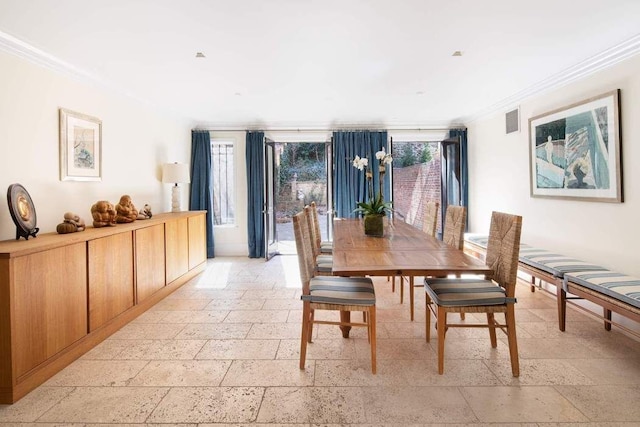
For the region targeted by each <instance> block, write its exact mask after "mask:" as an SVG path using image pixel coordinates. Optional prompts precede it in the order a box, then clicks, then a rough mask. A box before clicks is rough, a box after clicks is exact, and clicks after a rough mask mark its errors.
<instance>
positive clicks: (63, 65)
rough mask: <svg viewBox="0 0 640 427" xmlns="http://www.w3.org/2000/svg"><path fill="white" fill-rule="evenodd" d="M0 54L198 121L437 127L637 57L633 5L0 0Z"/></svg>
mask: <svg viewBox="0 0 640 427" xmlns="http://www.w3.org/2000/svg"><path fill="white" fill-rule="evenodd" d="M0 49H2V50H5V51H10V52H12V53H14V54H18V55H21V56H24V57H29V58H30V59H32V60H35V61H37V62H40V63H42V64H46V65H47V66H50V67H53V68H56V69H58V70H62V71H65V72H71V73H73V74H75V75H76V76H81V77H83V78H84V79H87V78H88V79H89V80H91V81H93V82H98V83H100V84H102V85H105V86H107V87H109V88H110V89H111V90H114V89H115V90H117V91H120V92H122V93H125V94H127V95H129V96H132V97H134V98H137V99H140V100H143V101H145V102H147V103H149V104H152V105H155V106H157V107H159V108H162V109H167V110H170V111H171V112H174V113H177V114H179V115H181V116H184V117H186V118H189V119H192V120H193V121H194V122H195V123H198V124H199V125H200V126H202V127H207V126H208V127H214V128H225V127H230V128H240V129H243V128H250V127H251V128H256V127H262V128H265V129H268V128H327V127H329V128H332V127H333V128H335V127H340V126H344V127H346V126H364V125H372V126H380V127H390V128H393V127H395V128H402V127H421V128H434V127H446V126H449V125H451V124H461V123H465V122H468V121H469V120H472V119H473V118H474V117H478V116H480V115H482V114H485V113H487V112H492V111H499V110H500V109H502V110H506V109H508V108H511V107H513V106H515V105H517V103H518V102H520V101H521V100H522V99H524V98H525V97H526V96H530V95H532V94H533V93H536V92H539V91H541V90H545V89H549V88H551V87H556V86H558V85H561V84H564V83H566V82H568V81H570V80H572V79H575V78H579V77H581V76H583V75H586V74H589V73H591V72H593V71H594V70H597V69H598V68H602V67H605V66H608V65H611V64H613V63H615V62H617V61H620V60H622V59H624V58H626V57H628V56H630V55H635V54H637V53H640V1H639V0H608V1H603V0H535V1H533V0H532V1H528V2H525V1H521V0H484V1H481V0H440V1H438V0H395V1H391V0H103V1H87V0H56V1H52V0H0ZM457 50H459V51H462V54H463V55H462V56H461V57H453V56H452V53H453V52H454V51H457ZM196 52H203V53H204V54H205V55H206V58H204V59H198V58H196V57H195V54H196ZM0 72H1V71H0Z"/></svg>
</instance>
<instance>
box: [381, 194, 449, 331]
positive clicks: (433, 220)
mask: <svg viewBox="0 0 640 427" xmlns="http://www.w3.org/2000/svg"><path fill="white" fill-rule="evenodd" d="M439 207H440V203H439V202H434V201H428V202H427V203H426V204H425V208H424V219H423V221H422V231H423V232H425V233H426V234H428V235H429V236H431V237H435V236H436V227H437V225H438V208H439ZM394 280H395V279H394ZM405 281H406V282H408V283H409V292H413V288H414V286H415V283H414V278H413V277H405V276H400V304H403V303H404V282H405ZM393 285H394V287H395V282H394V283H393ZM409 300H410V301H412V300H413V298H409ZM409 309H410V311H411V320H413V305H412V306H411V307H410V308H409Z"/></svg>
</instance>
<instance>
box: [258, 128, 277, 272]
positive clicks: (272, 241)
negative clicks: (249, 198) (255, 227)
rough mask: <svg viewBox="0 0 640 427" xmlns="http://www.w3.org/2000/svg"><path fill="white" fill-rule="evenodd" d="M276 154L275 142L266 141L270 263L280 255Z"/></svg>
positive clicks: (266, 224) (266, 222) (266, 242)
mask: <svg viewBox="0 0 640 427" xmlns="http://www.w3.org/2000/svg"><path fill="white" fill-rule="evenodd" d="M275 173H276V153H275V142H274V141H272V140H270V139H269V138H265V140H264V207H263V209H262V216H263V219H264V257H265V259H266V260H267V261H269V260H270V259H271V258H272V257H273V256H274V255H277V254H278V230H277V228H276V214H275V203H276V183H275V179H276V177H275Z"/></svg>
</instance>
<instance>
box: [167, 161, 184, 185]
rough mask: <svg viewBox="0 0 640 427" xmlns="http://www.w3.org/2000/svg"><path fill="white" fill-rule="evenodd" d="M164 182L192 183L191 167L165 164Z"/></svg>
mask: <svg viewBox="0 0 640 427" xmlns="http://www.w3.org/2000/svg"><path fill="white" fill-rule="evenodd" d="M162 182H167V183H169V182H172V183H175V184H177V183H179V182H191V179H190V177H189V166H188V165H186V164H184V163H165V164H164V165H162Z"/></svg>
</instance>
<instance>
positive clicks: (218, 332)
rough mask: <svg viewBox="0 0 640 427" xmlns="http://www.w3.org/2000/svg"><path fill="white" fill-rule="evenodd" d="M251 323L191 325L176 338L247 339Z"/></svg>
mask: <svg viewBox="0 0 640 427" xmlns="http://www.w3.org/2000/svg"><path fill="white" fill-rule="evenodd" d="M249 329H251V324H250V323H191V324H188V325H186V326H185V327H184V329H183V330H182V332H180V334H178V335H177V336H176V339H179V340H210V339H227V338H245V337H246V336H247V333H248V332H249Z"/></svg>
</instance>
